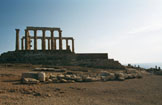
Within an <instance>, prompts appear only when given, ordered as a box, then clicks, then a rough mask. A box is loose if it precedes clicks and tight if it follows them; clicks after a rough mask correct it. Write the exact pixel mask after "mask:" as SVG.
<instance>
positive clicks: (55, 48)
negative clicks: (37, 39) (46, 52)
mask: <svg viewBox="0 0 162 105" xmlns="http://www.w3.org/2000/svg"><path fill="white" fill-rule="evenodd" d="M54 50H56V39H55V38H54Z"/></svg>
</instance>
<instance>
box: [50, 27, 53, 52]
mask: <svg viewBox="0 0 162 105" xmlns="http://www.w3.org/2000/svg"><path fill="white" fill-rule="evenodd" d="M50 31H51V50H54V34H53V32H54V30H50Z"/></svg>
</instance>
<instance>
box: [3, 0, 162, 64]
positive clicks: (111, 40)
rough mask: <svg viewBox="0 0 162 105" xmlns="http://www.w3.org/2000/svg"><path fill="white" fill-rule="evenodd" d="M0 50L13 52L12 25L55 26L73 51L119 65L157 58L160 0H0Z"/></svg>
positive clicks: (161, 47) (160, 53)
mask: <svg viewBox="0 0 162 105" xmlns="http://www.w3.org/2000/svg"><path fill="white" fill-rule="evenodd" d="M0 13H1V15H0V53H3V52H6V51H13V50H15V28H19V29H20V34H21V36H22V35H23V34H24V29H25V27H26V26H42V27H43V26H44V27H48V26H49V27H60V28H61V29H62V30H63V36H65V37H66V36H69V37H74V39H75V52H76V53H108V54H109V58H114V59H115V60H119V61H120V62H121V63H123V64H124V63H152V62H162V0H0Z"/></svg>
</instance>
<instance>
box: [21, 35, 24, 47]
mask: <svg viewBox="0 0 162 105" xmlns="http://www.w3.org/2000/svg"><path fill="white" fill-rule="evenodd" d="M21 50H24V39H23V38H22V39H21Z"/></svg>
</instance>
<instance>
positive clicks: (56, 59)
mask: <svg viewBox="0 0 162 105" xmlns="http://www.w3.org/2000/svg"><path fill="white" fill-rule="evenodd" d="M0 63H25V64H42V65H56V66H86V67H95V68H105V69H108V68H109V69H124V67H123V66H122V65H121V64H120V63H119V62H118V61H114V60H112V59H108V54H106V53H90V54H87V53H86V54H84V53H83V54H75V53H73V52H71V51H70V50H52V51H51V50H46V51H42V50H38V51H33V50H29V51H10V52H7V53H3V54H2V55H1V56H0Z"/></svg>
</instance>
